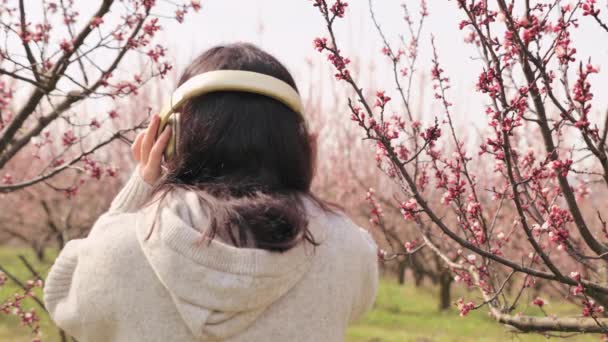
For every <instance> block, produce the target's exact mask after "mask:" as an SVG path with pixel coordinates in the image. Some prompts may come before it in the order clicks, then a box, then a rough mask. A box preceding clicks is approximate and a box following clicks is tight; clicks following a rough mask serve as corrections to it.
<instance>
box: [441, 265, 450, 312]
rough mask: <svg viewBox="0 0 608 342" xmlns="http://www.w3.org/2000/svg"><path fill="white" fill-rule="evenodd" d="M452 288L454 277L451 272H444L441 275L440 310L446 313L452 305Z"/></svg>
mask: <svg viewBox="0 0 608 342" xmlns="http://www.w3.org/2000/svg"><path fill="white" fill-rule="evenodd" d="M451 287H452V275H451V274H450V271H449V270H443V271H442V272H441V274H440V275H439V310H440V311H445V310H448V309H449V308H450V306H451V305H452V298H451V297H452V296H451V293H450V290H451Z"/></svg>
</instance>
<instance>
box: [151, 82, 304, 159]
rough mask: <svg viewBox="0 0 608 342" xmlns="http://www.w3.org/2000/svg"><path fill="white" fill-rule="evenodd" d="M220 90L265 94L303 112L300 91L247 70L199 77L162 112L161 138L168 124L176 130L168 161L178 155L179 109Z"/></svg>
mask: <svg viewBox="0 0 608 342" xmlns="http://www.w3.org/2000/svg"><path fill="white" fill-rule="evenodd" d="M216 91H242V92H248V93H254V94H260V95H265V96H268V97H271V98H273V99H275V100H277V101H279V102H281V103H283V104H285V105H286V106H287V107H289V108H290V109H291V110H293V111H294V112H296V113H302V100H301V99H300V95H299V94H298V92H297V91H296V90H295V89H294V88H293V87H292V86H290V85H289V84H288V83H286V82H284V81H282V80H280V79H278V78H276V77H272V76H269V75H266V74H262V73H258V72H253V71H243V70H215V71H209V72H205V73H202V74H199V75H197V76H194V77H192V78H191V79H189V80H188V81H186V82H184V84H182V85H181V86H180V87H179V88H177V89H176V90H175V92H173V94H172V95H171V99H170V101H169V102H168V103H166V104H165V105H164V106H163V107H162V109H161V111H160V113H159V117H160V126H159V129H158V132H157V138H158V136H160V134H161V133H162V132H163V130H164V128H165V127H166V126H167V125H170V126H171V128H172V129H173V132H172V135H171V138H170V139H169V142H168V143H167V147H166V148H165V154H164V156H165V159H167V160H168V159H170V158H171V157H173V156H174V155H175V154H176V153H177V143H178V141H179V115H180V113H179V112H176V110H177V109H178V108H179V107H180V106H181V105H183V104H184V102H185V101H187V100H189V99H192V98H194V97H197V96H200V95H203V94H207V93H211V92H216Z"/></svg>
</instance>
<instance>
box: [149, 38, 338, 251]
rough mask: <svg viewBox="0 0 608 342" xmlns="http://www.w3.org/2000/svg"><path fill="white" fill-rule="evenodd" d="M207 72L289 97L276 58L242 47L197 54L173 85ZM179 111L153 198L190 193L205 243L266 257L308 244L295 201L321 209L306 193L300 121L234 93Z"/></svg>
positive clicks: (305, 138)
mask: <svg viewBox="0 0 608 342" xmlns="http://www.w3.org/2000/svg"><path fill="white" fill-rule="evenodd" d="M212 70H246V71H254V72H259V73H262V74H266V75H270V76H273V77H276V78H278V79H280V80H282V81H285V82H287V83H288V84H289V85H291V86H292V87H293V88H294V89H295V90H296V91H297V87H296V84H295V82H294V80H293V77H292V76H291V75H290V73H289V72H288V71H287V69H286V68H285V67H284V66H283V65H282V64H281V63H280V62H279V61H278V60H277V59H276V58H274V57H273V56H271V55H270V54H268V53H266V52H264V51H262V50H261V49H259V48H258V47H256V46H254V45H252V44H247V43H236V44H230V45H220V46H216V47H213V48H211V49H209V50H207V51H205V52H204V53H203V54H201V55H200V56H199V57H197V58H196V59H195V60H194V61H193V62H192V63H191V64H190V65H189V66H188V67H187V68H186V70H185V71H184V73H183V74H182V76H181V78H180V80H179V84H178V85H181V84H183V83H184V82H186V81H187V80H188V79H190V78H192V77H193V76H196V75H198V74H201V73H204V72H207V71H212ZM179 111H180V112H181V115H180V123H179V125H180V126H179V128H180V132H179V133H180V134H179V140H178V145H177V154H176V156H174V157H173V158H172V159H171V160H169V161H168V163H167V165H166V166H167V171H168V172H167V173H166V174H165V176H164V177H163V180H162V181H161V182H160V184H159V186H158V187H157V188H156V192H159V191H162V190H163V189H164V190H166V191H168V190H171V189H175V188H184V189H188V190H194V191H197V193H199V198H200V199H201V201H202V202H204V207H205V208H206V209H205V210H206V211H207V212H206V214H207V216H208V217H209V218H210V226H209V227H203V229H201V230H204V231H205V234H206V237H208V238H211V239H213V238H214V237H215V236H219V237H220V238H221V239H223V240H225V241H228V242H229V243H231V244H233V245H235V246H239V247H253V248H261V249H266V250H271V251H285V250H288V249H290V248H291V247H293V246H295V245H296V244H298V243H299V242H301V241H303V240H306V241H308V242H311V243H313V244H316V242H315V241H314V237H313V236H312V234H311V233H310V231H309V230H308V219H307V215H306V212H305V209H304V203H303V199H304V198H306V197H308V198H310V199H312V200H313V202H316V203H317V204H319V206H320V207H323V208H325V209H327V207H326V206H325V205H324V204H323V203H322V202H321V201H320V200H317V199H316V198H315V197H314V196H313V195H312V193H311V192H310V186H311V182H312V178H313V173H314V161H313V158H314V152H313V149H314V147H313V142H312V141H311V137H310V135H309V132H308V129H307V126H306V122H305V120H304V117H303V116H302V114H300V113H296V112H294V111H293V110H291V109H290V108H289V107H287V106H286V105H284V104H283V103H281V102H279V101H277V100H274V99H272V98H270V97H266V96H263V95H258V94H253V93H245V92H236V91H220V92H213V93H208V94H204V95H202V96H199V97H196V98H194V99H192V100H190V101H187V102H186V103H185V104H184V105H183V107H182V108H180V110H179ZM166 191H165V194H166Z"/></svg>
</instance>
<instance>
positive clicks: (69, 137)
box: [61, 129, 78, 146]
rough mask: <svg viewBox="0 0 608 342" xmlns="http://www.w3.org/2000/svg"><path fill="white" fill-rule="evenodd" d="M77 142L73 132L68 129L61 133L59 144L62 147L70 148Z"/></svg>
mask: <svg viewBox="0 0 608 342" xmlns="http://www.w3.org/2000/svg"><path fill="white" fill-rule="evenodd" d="M76 141H78V138H77V137H76V136H75V135H74V132H73V131H72V130H71V129H69V130H67V131H66V132H65V133H63V137H62V138H61V142H62V143H63V146H70V145H72V144H74V143H76Z"/></svg>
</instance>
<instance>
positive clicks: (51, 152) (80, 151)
mask: <svg viewBox="0 0 608 342" xmlns="http://www.w3.org/2000/svg"><path fill="white" fill-rule="evenodd" d="M95 5H96V6H97V7H96V9H95V11H94V12H93V13H90V14H87V15H86V16H85V15H83V14H81V13H80V11H86V10H87V8H83V9H81V8H78V7H77V5H76V4H75V2H74V1H73V0H57V1H51V0H40V1H28V2H27V3H26V2H25V1H23V0H19V1H17V0H15V1H8V0H5V1H2V2H0V18H1V20H0V26H1V28H2V31H1V32H0V39H1V40H2V42H3V43H4V44H3V46H0V170H2V172H1V173H0V176H1V177H2V179H1V183H2V184H1V185H0V192H2V193H7V192H12V191H15V190H18V189H23V188H25V187H28V186H31V185H33V184H37V183H40V182H44V183H45V184H47V185H49V186H52V185H50V183H49V182H48V180H50V179H51V178H52V177H53V176H55V175H57V174H58V173H60V172H63V171H65V170H68V169H79V170H81V171H82V170H84V171H86V173H87V174H88V175H90V177H91V178H94V179H99V178H101V177H102V176H104V175H112V174H113V171H112V169H111V166H108V165H103V163H100V162H98V161H96V160H95V158H94V152H95V151H97V150H99V149H100V148H101V147H103V146H105V145H107V144H109V143H110V142H111V141H113V140H115V139H119V138H123V137H124V135H125V134H126V133H128V132H130V131H132V130H134V129H137V128H139V127H140V126H142V125H143V123H140V124H131V125H128V127H123V128H120V129H117V128H116V125H115V124H114V122H113V121H117V119H118V118H120V116H121V112H120V109H119V108H112V107H110V108H108V109H107V110H104V112H103V113H96V115H82V112H83V108H84V106H85V105H87V104H88V105H90V104H91V102H92V101H95V102H96V103H103V99H104V98H106V99H109V101H108V102H110V103H111V102H112V101H111V100H115V99H117V98H121V97H127V96H133V95H134V94H137V92H138V89H139V88H141V87H142V86H143V85H144V84H145V83H146V82H148V81H149V80H151V79H153V78H156V77H164V76H165V75H166V74H167V72H168V71H169V70H171V68H172V66H171V64H170V63H169V61H168V60H167V59H166V58H165V55H166V50H167V48H166V47H164V46H163V45H161V44H160V43H159V42H158V41H157V39H156V36H157V35H158V32H159V31H160V30H161V29H162V26H161V21H162V20H170V19H171V18H174V19H175V20H177V21H178V22H182V21H183V20H184V15H185V14H186V13H187V12H188V11H190V10H195V11H197V10H199V9H200V6H201V4H200V1H197V0H192V1H187V2H184V3H182V4H180V3H175V2H172V1H162V2H161V1H158V2H157V1H155V0H123V1H114V0H102V1H97V3H96V4H95ZM91 8H92V7H91ZM157 11H162V12H157ZM167 12H168V13H169V15H168V16H167V15H165V14H163V15H160V14H158V13H167ZM36 13H40V14H39V15H33V14H36ZM138 56H139V58H140V60H141V59H143V60H145V61H146V62H145V67H144V68H138V69H136V70H130V71H125V70H124V69H125V68H124V66H126V63H128V61H129V59H130V60H131V62H132V61H133V58H138ZM121 66H122V68H121ZM108 128H109V131H110V132H109V133H108ZM26 147H32V148H29V149H28V153H31V154H32V155H31V158H21V159H23V160H25V162H26V163H29V164H21V165H14V163H11V161H12V160H14V158H15V156H17V155H18V154H19V153H20V152H22V151H24V149H26ZM32 150H33V151H32ZM9 166H10V170H13V171H14V172H10V170H9V168H8V167H9ZM28 166H32V167H34V169H32V167H29V168H28ZM77 166H78V168H77ZM28 169H29V170H28ZM78 186H79V184H73V185H71V186H68V187H63V188H57V190H61V191H64V192H65V193H66V194H67V195H69V196H72V195H74V194H76V193H77V190H78Z"/></svg>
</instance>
